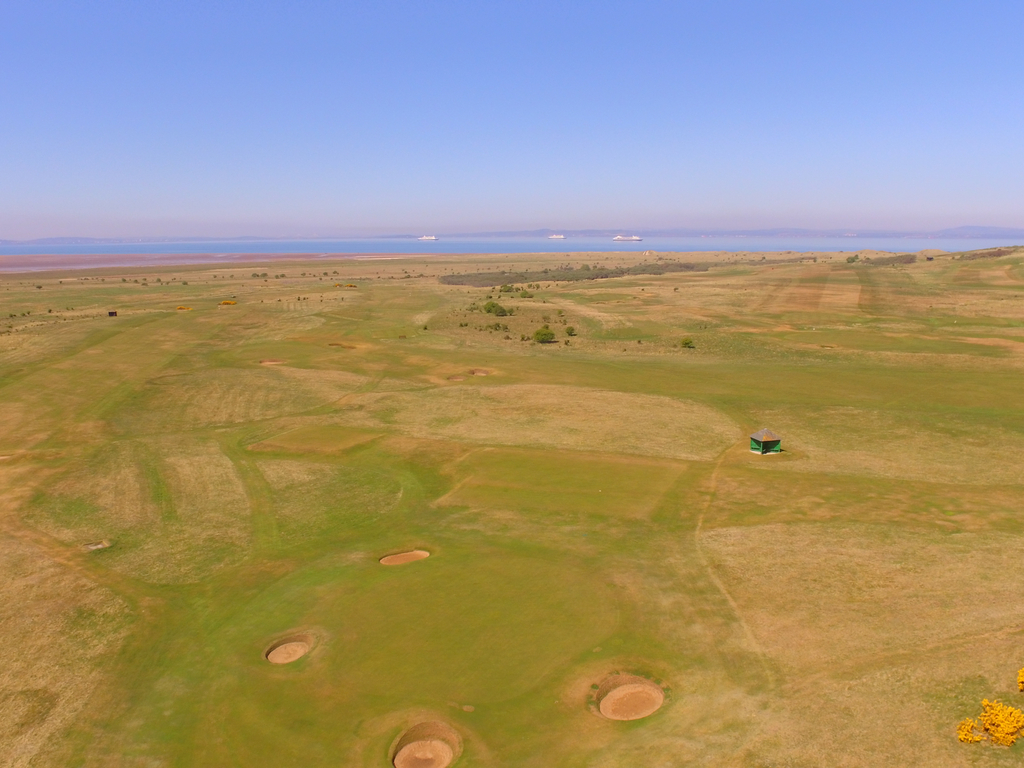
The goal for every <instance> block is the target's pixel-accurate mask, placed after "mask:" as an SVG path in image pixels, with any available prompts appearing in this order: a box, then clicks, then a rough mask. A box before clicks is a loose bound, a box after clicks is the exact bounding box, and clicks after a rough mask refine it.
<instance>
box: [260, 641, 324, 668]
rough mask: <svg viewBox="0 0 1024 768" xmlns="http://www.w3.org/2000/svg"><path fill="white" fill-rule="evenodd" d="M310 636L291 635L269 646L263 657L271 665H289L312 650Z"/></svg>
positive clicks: (312, 642) (312, 643)
mask: <svg viewBox="0 0 1024 768" xmlns="http://www.w3.org/2000/svg"><path fill="white" fill-rule="evenodd" d="M313 645H314V638H313V636H312V635H292V636H291V637H286V638H284V639H282V640H278V641H277V642H276V643H274V644H273V645H271V646H270V647H269V648H268V649H267V650H266V652H264V654H263V657H264V658H265V659H266V660H267V661H269V662H270V663H271V664H291V663H292V662H293V661H297V660H298V659H301V658H302V657H303V656H305V655H306V654H307V653H309V652H310V651H311V650H313Z"/></svg>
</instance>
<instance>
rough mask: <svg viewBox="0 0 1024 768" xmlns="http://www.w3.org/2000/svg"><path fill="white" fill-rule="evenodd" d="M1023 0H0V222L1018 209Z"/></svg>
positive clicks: (794, 216) (565, 222)
mask: <svg viewBox="0 0 1024 768" xmlns="http://www.w3.org/2000/svg"><path fill="white" fill-rule="evenodd" d="M1022 29H1024V3H1022V2H1021V1H1020V0H1007V1H1005V2H1002V1H989V0H974V1H973V2H967V1H965V2H943V0H928V1H927V2H923V1H922V2H919V1H917V0H886V2H873V1H871V0H857V1H856V2H843V1H837V2H830V1H829V0H814V1H813V2H785V1H780V2H767V1H765V2H752V1H743V0H707V1H706V2H705V1H699V2H698V1H694V2H683V1H679V2H638V1H637V0H631V1H630V2H601V1H600V0H589V1H588V2H567V1H563V2H556V1H553V0H545V1H544V2H532V0H515V1H514V2H504V1H502V0H479V1H478V2H457V1H454V0H447V1H445V2H434V1H432V0H410V1H409V2H391V1H389V0H364V1H363V2H326V1H324V2H303V1H302V0H290V1H289V2H284V1H282V2H260V1H259V0H249V1H248V2H218V1H217V0H202V1H201V2H191V1H189V0H172V1H170V2H157V1H147V0H128V1H126V2H108V1H106V0H94V1H91V2H84V1H83V2H74V1H73V0H60V1H58V2H50V1H49V0H24V1H23V0H3V1H2V2H0V238H11V239H20V238H31V237H48V236H71V235H81V236H94V237H104V236H112V237H122V236H143V235H181V236H190V235H195V236H204V235H212V236H235V235H270V236H287V235H305V236H316V235H324V236H329V235H345V234H372V233H389V232H414V233H419V232H460V231H481V230H494V229H503V230H504V229H530V228H537V227H555V228H567V229H575V228H586V227H631V228H637V229H642V228H644V227H647V228H652V227H673V226H679V227H730V228H739V227H767V226H802V227H812V228H816V227H861V228H864V227H893V228H901V229H914V228H927V229H933V228H941V227H947V226H957V225H961V224H981V225H998V226H1017V227H1024V141H1022V134H1024V56H1022V55H1021V52H1020V45H1019V38H1020V33H1021V30H1022Z"/></svg>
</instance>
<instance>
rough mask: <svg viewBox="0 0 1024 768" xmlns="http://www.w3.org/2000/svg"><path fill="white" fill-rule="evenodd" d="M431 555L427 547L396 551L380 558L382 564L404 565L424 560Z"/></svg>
mask: <svg viewBox="0 0 1024 768" xmlns="http://www.w3.org/2000/svg"><path fill="white" fill-rule="evenodd" d="M428 557H430V553H429V552H427V551H426V550H425V549H411V550H409V551H408V552H396V553H395V554H393V555H385V556H384V557H382V558H381V559H380V564H381V565H404V564H405V563H411V562H413V561H415V560H423V559H425V558H428Z"/></svg>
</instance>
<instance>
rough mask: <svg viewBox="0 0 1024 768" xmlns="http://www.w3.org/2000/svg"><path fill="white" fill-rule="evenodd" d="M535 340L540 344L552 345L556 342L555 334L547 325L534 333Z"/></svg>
mask: <svg viewBox="0 0 1024 768" xmlns="http://www.w3.org/2000/svg"><path fill="white" fill-rule="evenodd" d="M533 340H534V341H536V342H537V343H538V344H551V343H552V342H553V341H554V340H555V332H554V331H552V330H551V329H550V328H548V327H547V326H546V325H545V326H542V327H540V328H538V329H537V330H536V331H534V332H533Z"/></svg>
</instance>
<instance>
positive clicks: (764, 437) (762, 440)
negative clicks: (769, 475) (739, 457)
mask: <svg viewBox="0 0 1024 768" xmlns="http://www.w3.org/2000/svg"><path fill="white" fill-rule="evenodd" d="M750 450H751V452H752V453H760V454H762V455H763V454H766V453H782V438H781V437H779V436H778V435H776V434H775V433H774V432H772V431H771V430H770V429H768V428H767V427H766V428H765V429H761V430H758V431H757V432H755V433H754V434H752V435H751V436H750Z"/></svg>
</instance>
